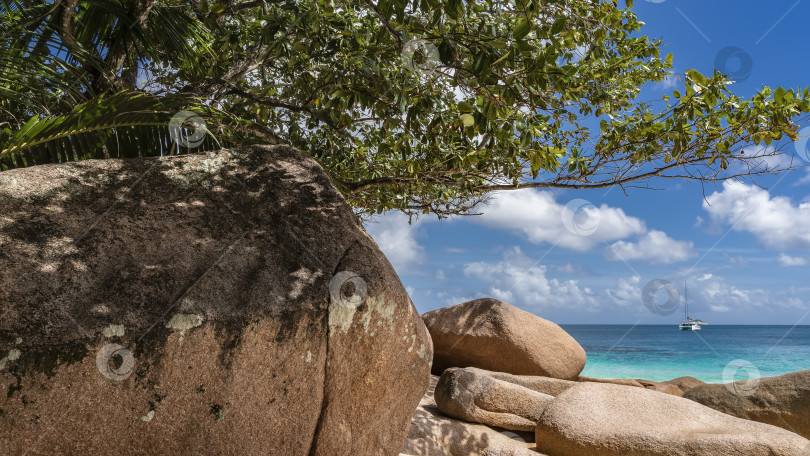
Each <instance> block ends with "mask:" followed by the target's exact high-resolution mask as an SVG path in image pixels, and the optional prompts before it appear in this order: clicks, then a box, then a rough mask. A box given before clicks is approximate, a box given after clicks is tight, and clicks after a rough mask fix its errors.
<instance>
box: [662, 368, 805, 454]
mask: <svg viewBox="0 0 810 456" xmlns="http://www.w3.org/2000/svg"><path fill="white" fill-rule="evenodd" d="M661 383H663V384H665V385H674V386H677V387H678V388H680V390H681V391H683V392H684V393H687V392H689V391H690V390H693V389H695V388H697V387H698V386H703V385H705V384H706V382H704V381H702V380H698V379H696V378H695V377H689V376H686V377H678V378H673V379H672V380H667V381H665V382H661ZM808 456H810V455H808Z"/></svg>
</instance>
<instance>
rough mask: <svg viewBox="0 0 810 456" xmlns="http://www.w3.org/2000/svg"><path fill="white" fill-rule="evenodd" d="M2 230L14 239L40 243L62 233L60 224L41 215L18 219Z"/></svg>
mask: <svg viewBox="0 0 810 456" xmlns="http://www.w3.org/2000/svg"><path fill="white" fill-rule="evenodd" d="M2 231H3V232H4V233H6V234H8V235H9V237H11V238H12V239H17V240H20V241H23V242H28V243H31V244H38V245H42V244H45V243H46V242H48V240H50V239H53V238H57V237H59V236H61V233H62V230H61V227H60V226H59V225H57V224H56V223H53V222H51V221H50V220H48V219H47V218H45V217H43V216H39V215H34V216H29V217H26V218H22V219H18V220H16V221H15V222H14V223H11V224H9V225H7V226H6V227H5V228H3V230H2Z"/></svg>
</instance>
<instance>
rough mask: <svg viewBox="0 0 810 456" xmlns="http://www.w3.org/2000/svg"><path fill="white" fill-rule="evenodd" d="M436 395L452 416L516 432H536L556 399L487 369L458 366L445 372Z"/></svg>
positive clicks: (441, 405)
mask: <svg viewBox="0 0 810 456" xmlns="http://www.w3.org/2000/svg"><path fill="white" fill-rule="evenodd" d="M434 394H435V398H436V405H438V406H439V410H441V411H442V412H444V413H445V414H447V415H449V416H451V417H454V418H458V419H461V420H464V421H469V422H472V423H482V424H487V425H489V426H497V427H500V428H504V429H510V430H514V431H533V430H534V426H535V423H537V420H538V419H539V418H540V415H541V414H542V413H543V409H545V407H546V405H547V404H548V403H549V402H550V401H551V399H553V397H552V396H550V395H548V394H543V393H538V392H537V391H533V390H530V389H528V388H526V387H523V386H520V385H517V384H514V383H510V382H508V381H504V380H498V379H497V378H494V377H492V376H491V375H489V372H487V371H484V370H480V369H474V368H466V369H464V368H457V367H451V368H450V369H447V370H445V371H444V373H442V376H441V378H440V379H439V383H438V385H436V391H435V393H434Z"/></svg>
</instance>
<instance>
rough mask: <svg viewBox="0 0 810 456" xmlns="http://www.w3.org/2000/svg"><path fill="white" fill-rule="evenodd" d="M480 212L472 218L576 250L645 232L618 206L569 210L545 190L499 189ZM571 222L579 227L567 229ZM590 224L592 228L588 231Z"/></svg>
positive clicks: (531, 238) (493, 226) (529, 237)
mask: <svg viewBox="0 0 810 456" xmlns="http://www.w3.org/2000/svg"><path fill="white" fill-rule="evenodd" d="M482 212H483V215H481V216H479V217H477V218H476V221H478V222H479V223H481V224H483V225H485V226H488V227H492V228H499V229H505V230H511V231H519V232H522V233H523V234H524V235H525V236H526V237H527V238H528V240H529V242H532V243H535V244H540V243H543V242H546V243H549V244H557V245H559V246H561V247H565V248H568V249H572V250H578V251H586V250H589V249H591V248H593V247H594V246H596V245H600V244H602V243H604V242H609V241H615V240H618V239H623V238H626V237H628V236H631V235H635V234H642V233H644V232H645V227H644V222H643V221H642V220H640V219H638V218H635V217H631V216H628V215H627V214H625V213H624V211H623V210H621V209H619V208H614V207H609V206H607V205H605V204H603V205H602V206H601V207H599V208H596V207H595V206H587V207H583V208H582V210H581V211H578V212H575V213H572V212H571V211H570V210H566V208H565V204H560V203H558V202H557V201H555V199H554V196H553V195H552V193H551V192H546V191H537V190H518V191H509V192H500V193H498V194H496V195H495V196H494V197H493V200H492V201H491V202H490V203H489V204H488V205H487V206H486V207H483V208H482ZM566 222H567V223H568V225H569V227H566ZM571 226H573V227H574V228H577V227H581V228H582V230H580V232H579V233H578V232H577V230H576V229H569V228H570V227H571ZM591 228H595V229H594V230H593V231H592V232H591Z"/></svg>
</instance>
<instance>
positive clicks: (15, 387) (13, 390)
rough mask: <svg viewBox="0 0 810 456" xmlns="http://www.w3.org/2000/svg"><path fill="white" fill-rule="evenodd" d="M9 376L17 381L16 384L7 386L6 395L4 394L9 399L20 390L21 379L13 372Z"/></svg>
mask: <svg viewBox="0 0 810 456" xmlns="http://www.w3.org/2000/svg"><path fill="white" fill-rule="evenodd" d="M11 375H13V376H14V378H15V379H17V384H16V385H8V394H6V397H7V398H11V396H13V395H14V393H16V392H17V391H21V390H22V377H21V376H19V375H18V374H17V373H15V372H12V373H11Z"/></svg>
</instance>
